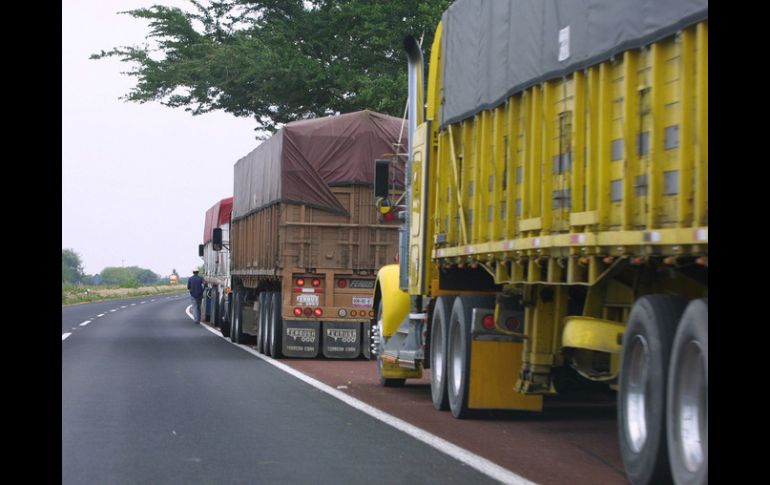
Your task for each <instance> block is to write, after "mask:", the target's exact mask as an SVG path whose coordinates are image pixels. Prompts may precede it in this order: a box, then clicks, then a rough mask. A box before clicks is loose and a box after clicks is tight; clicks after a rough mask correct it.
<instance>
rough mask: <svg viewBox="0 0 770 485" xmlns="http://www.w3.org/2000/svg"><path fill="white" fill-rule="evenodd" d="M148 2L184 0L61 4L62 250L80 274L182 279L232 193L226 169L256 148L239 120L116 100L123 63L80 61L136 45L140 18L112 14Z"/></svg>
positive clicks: (126, 82)
mask: <svg viewBox="0 0 770 485" xmlns="http://www.w3.org/2000/svg"><path fill="white" fill-rule="evenodd" d="M153 4H164V5H176V6H180V7H183V8H185V7H186V6H187V5H188V4H187V2H184V1H169V0H156V1H144V0H63V1H62V248H71V249H74V250H75V251H76V252H77V253H78V254H79V255H80V257H81V260H82V261H83V264H84V270H85V272H86V273H87V274H95V273H99V272H101V270H102V269H104V268H105V267H106V266H139V267H142V268H148V269H151V270H152V271H154V272H155V273H158V274H159V275H161V276H166V275H168V274H170V273H171V270H172V269H173V268H175V269H176V270H177V271H178V272H179V274H180V275H182V276H185V275H189V274H190V272H191V270H192V268H193V267H197V266H198V265H200V264H201V262H202V260H201V258H199V257H198V244H200V243H201V242H203V241H202V239H203V219H204V215H205V212H206V210H207V209H208V208H209V207H211V206H212V205H214V204H215V203H216V202H217V201H219V200H220V199H223V198H225V197H230V196H232V191H233V180H232V178H233V165H234V164H235V162H236V161H237V160H238V159H239V158H241V157H243V156H244V155H246V154H247V153H248V152H250V151H251V150H253V149H254V148H255V147H256V146H257V144H258V141H257V140H256V138H255V135H256V132H255V131H254V128H255V126H256V124H255V123H254V121H253V120H251V119H249V118H236V117H234V116H232V115H230V114H227V113H223V112H214V113H209V114H204V115H200V116H195V117H194V116H192V115H191V114H190V113H188V112H186V111H184V110H183V109H181V108H177V109H172V108H168V107H165V106H161V105H160V104H159V103H145V104H138V103H128V102H125V101H122V100H120V99H118V98H119V97H121V96H123V95H125V94H126V93H127V92H128V91H129V89H130V88H131V87H132V86H133V85H134V83H135V79H136V78H133V77H129V76H126V75H124V74H121V72H122V71H127V70H129V65H128V64H125V63H122V62H120V61H119V60H118V59H117V58H110V59H101V60H89V59H88V57H89V56H90V55H91V54H93V53H96V52H100V51H101V50H105V51H106V50H109V49H111V48H113V47H117V46H125V45H140V44H142V43H144V42H145V35H146V33H147V32H148V27H147V22H146V21H144V20H142V19H134V18H133V17H131V16H129V15H117V12H119V11H125V10H130V9H133V8H138V7H146V6H150V5H153ZM185 10H189V8H185Z"/></svg>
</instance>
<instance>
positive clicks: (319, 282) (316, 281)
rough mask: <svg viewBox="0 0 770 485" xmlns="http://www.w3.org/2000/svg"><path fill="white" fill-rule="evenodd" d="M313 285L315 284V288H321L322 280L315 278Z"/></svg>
mask: <svg viewBox="0 0 770 485" xmlns="http://www.w3.org/2000/svg"><path fill="white" fill-rule="evenodd" d="M312 283H313V286H316V287H318V286H321V280H319V279H318V278H313V281H312Z"/></svg>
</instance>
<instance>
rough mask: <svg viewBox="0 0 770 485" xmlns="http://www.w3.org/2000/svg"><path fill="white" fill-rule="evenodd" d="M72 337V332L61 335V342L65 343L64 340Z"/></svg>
mask: <svg viewBox="0 0 770 485" xmlns="http://www.w3.org/2000/svg"><path fill="white" fill-rule="evenodd" d="M70 335H72V332H67V333H63V334H61V341H62V342H64V339H65V338H67V337H69V336H70Z"/></svg>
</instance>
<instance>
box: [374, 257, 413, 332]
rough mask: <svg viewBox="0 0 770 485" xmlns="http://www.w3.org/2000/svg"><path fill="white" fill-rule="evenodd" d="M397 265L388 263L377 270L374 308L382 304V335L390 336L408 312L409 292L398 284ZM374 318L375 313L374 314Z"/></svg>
mask: <svg viewBox="0 0 770 485" xmlns="http://www.w3.org/2000/svg"><path fill="white" fill-rule="evenodd" d="M398 278H399V265H397V264H389V265H386V266H383V267H381V268H380V270H379V271H378V272H377V281H376V282H375V284H374V305H373V307H374V308H377V304H378V303H380V304H381V305H382V335H383V337H390V336H392V335H393V334H394V333H395V332H396V330H397V329H398V327H399V325H401V322H403V321H404V319H405V318H406V316H407V314H408V313H409V294H408V293H406V292H404V291H402V290H401V288H399V285H398ZM375 318H376V315H375Z"/></svg>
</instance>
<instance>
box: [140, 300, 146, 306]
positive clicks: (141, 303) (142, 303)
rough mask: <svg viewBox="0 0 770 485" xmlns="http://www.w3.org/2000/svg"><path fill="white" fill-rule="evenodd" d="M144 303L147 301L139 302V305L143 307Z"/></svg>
mask: <svg viewBox="0 0 770 485" xmlns="http://www.w3.org/2000/svg"><path fill="white" fill-rule="evenodd" d="M145 303H147V300H145V301H140V302H139V304H140V305H144V304H145Z"/></svg>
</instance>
